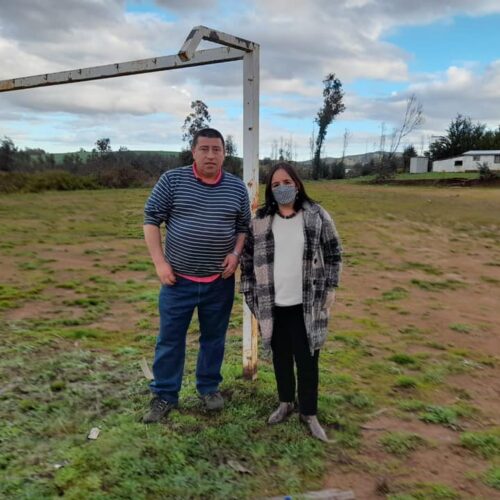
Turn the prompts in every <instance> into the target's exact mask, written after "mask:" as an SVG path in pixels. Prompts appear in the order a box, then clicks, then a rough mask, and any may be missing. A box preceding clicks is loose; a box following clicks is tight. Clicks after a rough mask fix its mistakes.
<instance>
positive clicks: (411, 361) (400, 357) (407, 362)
mask: <svg viewBox="0 0 500 500" xmlns="http://www.w3.org/2000/svg"><path fill="white" fill-rule="evenodd" d="M389 361H393V362H394V363H396V364H398V365H402V366H416V365H417V364H418V360H417V359H416V358H415V357H414V356H410V355H409V354H405V353H398V354H393V355H392V356H390V357H389Z"/></svg>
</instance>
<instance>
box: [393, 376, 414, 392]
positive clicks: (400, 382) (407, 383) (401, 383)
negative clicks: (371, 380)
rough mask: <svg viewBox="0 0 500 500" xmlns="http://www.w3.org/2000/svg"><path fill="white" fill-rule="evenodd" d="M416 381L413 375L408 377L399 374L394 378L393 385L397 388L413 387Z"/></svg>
mask: <svg viewBox="0 0 500 500" xmlns="http://www.w3.org/2000/svg"><path fill="white" fill-rule="evenodd" d="M417 385H418V381H417V379H416V378H415V377H410V376H408V375H401V376H400V377H398V378H397V379H396V382H395V384H394V387H397V388H399V389H414V388H415V387H417Z"/></svg>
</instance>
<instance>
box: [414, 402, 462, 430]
mask: <svg viewBox="0 0 500 500" xmlns="http://www.w3.org/2000/svg"><path fill="white" fill-rule="evenodd" d="M459 413H460V412H459V411H457V409H455V408H452V407H449V406H427V407H426V409H425V411H423V412H422V413H420V415H419V418H420V420H422V421H423V422H427V423H431V424H441V425H444V426H446V427H451V428H455V427H456V424H457V421H458V417H459Z"/></svg>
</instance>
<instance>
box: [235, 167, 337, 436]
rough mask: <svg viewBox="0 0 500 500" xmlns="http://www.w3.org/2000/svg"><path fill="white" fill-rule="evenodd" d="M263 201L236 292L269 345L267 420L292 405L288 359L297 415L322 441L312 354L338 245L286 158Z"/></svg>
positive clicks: (319, 340) (322, 331)
mask: <svg viewBox="0 0 500 500" xmlns="http://www.w3.org/2000/svg"><path fill="white" fill-rule="evenodd" d="M265 197H266V199H265V203H264V206H263V207H262V208H260V209H259V210H258V211H257V214H256V217H255V218H254V219H253V220H252V223H251V229H250V234H249V235H248V237H247V240H246V243H245V248H244V250H243V255H242V259H241V291H242V292H243V293H244V294H245V300H246V302H247V304H248V306H249V308H250V309H251V311H252V313H253V314H254V315H255V317H256V318H257V320H258V322H259V328H260V332H261V335H262V340H263V345H264V348H267V349H269V348H271V349H272V354H273V365H274V372H275V376H276V384H277V389H278V395H279V400H280V403H279V406H278V408H277V409H276V410H275V411H274V412H273V413H272V414H271V416H270V417H269V419H268V423H269V424H277V423H280V422H283V421H285V420H286V419H287V417H288V416H289V415H290V414H291V413H292V412H293V410H294V407H295V386H296V380H295V374H294V361H295V364H296V366H297V389H298V391H297V392H298V403H299V412H300V419H301V420H302V421H303V422H304V423H306V424H307V425H308V426H309V429H310V431H311V433H312V435H313V436H314V437H316V438H318V439H321V440H322V441H328V438H327V436H326V433H325V431H324V430H323V428H322V427H321V425H320V423H319V422H318V419H317V416H316V414H317V406H318V357H319V349H320V348H321V346H322V345H323V344H324V342H325V338H326V335H327V331H328V328H327V327H328V325H327V323H328V317H329V311H330V307H331V306H332V304H333V303H334V301H335V288H336V287H337V285H338V279H339V273H340V265H341V264H340V263H341V246H340V242H339V237H338V234H337V231H336V229H335V225H334V223H333V221H332V219H331V217H330V216H329V215H328V213H327V212H326V210H324V209H323V208H322V207H320V206H319V205H318V204H316V203H314V202H313V201H312V200H311V198H309V196H307V194H306V191H305V189H304V185H303V183H302V181H301V180H300V178H299V176H298V175H297V173H296V172H295V170H294V169H293V167H292V166H291V165H289V164H288V163H278V164H277V165H275V166H274V167H273V169H272V170H271V172H270V173H269V177H268V179H267V183H266V194H265Z"/></svg>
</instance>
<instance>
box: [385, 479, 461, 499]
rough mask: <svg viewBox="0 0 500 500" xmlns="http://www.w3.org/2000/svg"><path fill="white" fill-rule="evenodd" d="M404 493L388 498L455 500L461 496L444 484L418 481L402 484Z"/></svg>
mask: <svg viewBox="0 0 500 500" xmlns="http://www.w3.org/2000/svg"><path fill="white" fill-rule="evenodd" d="M400 488H401V489H404V490H405V491H404V493H396V494H393V495H389V496H388V497H387V500H455V499H458V498H460V495H459V493H457V492H456V491H455V490H454V489H452V488H450V487H449V486H446V485H444V484H436V483H416V484H413V485H404V486H403V485H401V486H400Z"/></svg>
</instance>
